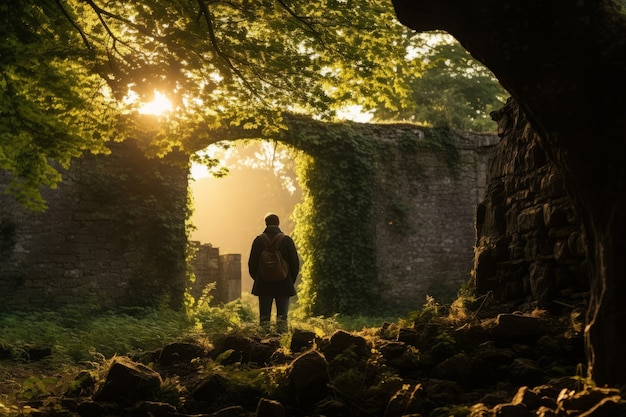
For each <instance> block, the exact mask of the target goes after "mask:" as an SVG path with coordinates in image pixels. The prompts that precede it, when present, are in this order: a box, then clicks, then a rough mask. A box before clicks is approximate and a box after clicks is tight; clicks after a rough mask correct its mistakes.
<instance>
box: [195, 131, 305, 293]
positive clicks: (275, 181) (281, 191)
mask: <svg viewBox="0 0 626 417" xmlns="http://www.w3.org/2000/svg"><path fill="white" fill-rule="evenodd" d="M204 152H205V153H206V154H207V155H208V156H210V157H212V158H216V159H219V161H220V166H219V167H216V168H213V169H211V170H209V169H208V168H207V167H205V166H202V165H193V166H192V169H191V179H190V184H189V186H190V191H191V194H192V198H193V208H194V211H193V214H192V216H191V222H192V224H193V226H194V227H195V230H192V231H191V233H190V236H189V238H190V240H194V241H200V242H201V243H203V244H206V243H209V244H211V246H213V247H216V248H219V251H220V255H226V254H237V253H238V254H241V281H242V282H241V291H242V293H245V292H250V291H251V290H252V278H251V277H250V275H249V274H248V255H249V254H250V248H251V245H252V240H253V239H254V238H255V237H256V235H258V234H259V233H261V232H262V231H263V229H264V228H265V223H264V218H265V216H266V214H267V213H270V212H272V213H276V214H277V215H278V216H279V217H280V227H281V229H282V231H283V232H284V233H286V234H291V233H292V232H293V229H294V226H295V223H294V222H293V220H292V219H291V214H292V213H293V210H294V207H295V205H296V204H298V203H299V202H300V201H301V199H302V191H301V189H300V187H299V186H298V183H297V179H296V174H295V161H294V155H295V152H296V151H295V150H292V149H289V148H287V147H286V146H284V145H280V144H278V143H275V142H269V141H237V142H236V143H234V144H216V145H212V146H210V147H209V148H207V149H206V150H205V151H204ZM220 168H226V169H227V170H228V174H227V175H226V176H224V177H221V178H217V177H215V176H214V175H212V174H211V172H215V171H217V170H219V169H220Z"/></svg>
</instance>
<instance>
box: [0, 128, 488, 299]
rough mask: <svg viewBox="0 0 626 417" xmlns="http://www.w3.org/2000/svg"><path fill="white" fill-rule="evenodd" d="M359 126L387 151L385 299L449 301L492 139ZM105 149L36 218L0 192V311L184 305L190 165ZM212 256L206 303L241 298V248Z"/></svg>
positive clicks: (178, 158)
mask: <svg viewBox="0 0 626 417" xmlns="http://www.w3.org/2000/svg"><path fill="white" fill-rule="evenodd" d="M359 129H362V130H363V132H364V134H367V135H368V136H369V137H371V138H372V139H373V140H375V141H377V142H378V144H379V148H380V149H384V151H383V152H381V154H380V159H379V160H378V161H377V162H376V167H375V168H376V169H375V171H376V172H377V174H376V178H374V180H373V181H374V182H375V188H376V192H375V200H374V201H373V205H374V210H373V217H372V220H371V221H372V224H373V225H374V227H375V230H376V242H375V243H376V247H377V258H378V271H379V274H380V277H381V281H383V283H384V287H385V290H384V291H383V293H382V294H381V298H382V299H383V300H384V301H385V302H387V303H390V305H393V306H395V307H397V308H398V309H402V310H405V311H406V310H410V309H417V308H419V307H421V305H422V304H423V303H424V301H425V299H426V298H425V297H426V295H432V296H434V297H435V298H437V299H439V300H442V299H445V300H446V301H449V300H450V299H451V298H452V297H453V296H454V295H456V293H457V291H458V289H459V288H460V287H461V285H463V284H465V283H467V282H468V281H469V279H470V272H471V270H472V266H473V258H474V256H473V245H474V239H475V233H474V226H473V225H474V214H475V211H476V205H477V204H478V203H479V201H480V200H481V198H482V197H483V195H484V192H485V187H486V183H487V174H488V171H487V167H488V161H489V158H490V156H491V152H492V150H493V147H494V145H495V144H496V143H497V141H498V138H497V137H496V136H495V135H475V134H458V135H448V136H447V139H446V141H444V142H441V141H439V140H438V138H433V137H425V135H424V131H422V130H420V129H418V128H417V127H416V126H413V125H407V124H405V125H367V124H362V125H361V126H360V127H359ZM439 139H441V138H439ZM112 146H113V153H112V155H110V156H93V155H90V156H86V157H85V158H83V159H81V160H78V161H76V163H75V164H74V166H73V167H72V169H71V170H70V171H69V172H66V173H65V174H64V179H63V182H62V183H61V184H60V186H59V187H58V189H56V190H47V191H46V192H45V198H46V199H47V201H48V202H49V205H50V208H49V209H48V210H47V211H45V212H43V213H32V212H28V211H26V210H24V209H23V208H21V207H20V206H18V205H17V204H16V203H15V202H14V201H13V200H12V199H11V197H9V196H6V195H2V196H0V203H1V206H0V207H1V208H0V251H2V258H1V259H0V306H1V307H0V309H5V310H6V309H14V308H44V307H48V306H58V305H61V304H74V303H79V304H89V305H93V306H94V307H102V308H107V307H114V306H124V305H139V306H146V305H148V306H150V305H162V304H163V303H164V302H167V303H168V304H169V305H170V306H172V307H175V308H178V307H180V306H182V303H183V300H184V291H185V289H186V288H187V287H189V283H187V282H186V264H185V259H186V255H187V252H186V250H187V241H186V239H187V237H186V232H185V219H186V210H187V209H186V204H187V175H188V161H187V159H186V158H185V157H183V156H182V155H176V154H174V155H171V156H170V157H168V158H167V159H165V160H159V159H146V158H145V156H143V154H142V153H141V151H140V150H139V149H137V148H136V147H134V146H133V145H132V142H128V143H123V144H113V145H112ZM6 179H7V178H6V177H4V179H3V178H2V177H0V184H2V182H3V181H4V182H6ZM213 249H215V248H213ZM210 254H211V250H209V251H208V252H207V254H206V256H207V257H208V258H210V256H209V255H210ZM202 256H203V257H204V256H205V255H202ZM213 256H214V258H212V260H208V261H207V262H208V263H207V265H206V267H205V269H206V271H205V272H206V275H203V276H202V277H201V278H200V281H199V282H204V281H206V282H211V280H215V279H216V278H215V277H216V276H217V277H219V278H218V280H219V281H220V282H221V283H222V284H221V285H218V288H217V289H216V290H215V292H214V293H213V297H214V300H216V301H217V300H219V301H224V302H227V301H230V300H232V299H234V298H237V297H238V296H239V295H240V292H241V266H240V263H241V255H238V254H233V255H218V254H215V253H214V254H213ZM208 258H207V259H208ZM237 258H238V260H237ZM233 265H235V266H236V265H239V267H238V268H236V267H233ZM203 274H204V272H203ZM199 275H202V274H199ZM203 280H204V281H203ZM216 282H217V281H216ZM198 285H199V284H198ZM194 291H198V289H196V290H194Z"/></svg>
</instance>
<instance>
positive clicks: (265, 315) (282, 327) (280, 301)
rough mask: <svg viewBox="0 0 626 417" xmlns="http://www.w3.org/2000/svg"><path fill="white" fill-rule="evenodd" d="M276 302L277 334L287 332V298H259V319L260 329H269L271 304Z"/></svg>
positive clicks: (261, 296)
mask: <svg viewBox="0 0 626 417" xmlns="http://www.w3.org/2000/svg"><path fill="white" fill-rule="evenodd" d="M274 300H276V330H277V331H278V332H286V331H287V316H288V314H289V296H284V297H271V296H266V295H260V296H259V319H260V324H261V326H262V327H265V328H268V329H269V327H270V319H271V318H272V304H273V302H274Z"/></svg>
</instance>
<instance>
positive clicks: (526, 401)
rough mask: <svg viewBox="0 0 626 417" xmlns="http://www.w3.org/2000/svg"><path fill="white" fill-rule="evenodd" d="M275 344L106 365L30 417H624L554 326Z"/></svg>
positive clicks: (618, 398)
mask: <svg viewBox="0 0 626 417" xmlns="http://www.w3.org/2000/svg"><path fill="white" fill-rule="evenodd" d="M280 338H281V336H280V335H274V336H268V337H266V338H255V337H248V336H244V335H235V334H232V335H225V336H224V337H223V339H221V340H219V341H216V342H215V344H214V345H213V346H205V344H202V343H199V342H196V341H185V342H174V343H170V344H167V345H166V346H164V347H163V348H162V349H160V350H158V351H154V352H148V353H145V352H144V353H142V354H129V355H128V356H120V357H115V358H113V360H112V361H111V363H110V365H109V366H108V368H107V370H106V373H105V374H103V375H102V376H101V377H97V376H94V375H93V373H92V372H89V371H83V372H81V373H80V374H79V375H77V376H76V378H75V380H74V383H72V384H70V385H71V389H68V390H67V391H66V392H64V393H63V394H62V395H60V396H58V397H50V398H47V399H46V400H45V401H42V400H41V399H38V400H37V402H32V404H31V405H32V406H33V409H32V410H33V412H32V413H31V415H33V416H39V417H48V416H64V417H115V416H130V417H270V416H271V417H282V416H284V417H288V416H303V417H304V416H311V417H313V416H320V417H321V416H327V417H352V416H357V417H371V416H381V417H396V416H398V417H400V416H405V417H409V416H410V417H449V416H455V417H537V416H539V417H566V416H568V417H569V416H581V417H619V416H626V401H625V400H624V399H623V395H622V392H620V390H619V389H618V388H610V387H594V386H593V384H591V383H590V382H589V381H586V380H585V378H584V375H582V372H581V369H582V365H581V364H584V363H585V359H584V352H583V344H582V339H581V336H580V334H578V333H576V332H575V331H573V330H572V327H571V325H570V324H568V323H564V322H563V320H562V319H557V318H553V317H545V316H536V315H529V314H525V315H524V314H499V315H498V316H497V317H495V318H492V319H485V320H482V321H481V322H479V323H476V324H472V325H467V324H466V325H463V326H460V325H459V326H456V327H455V326H454V325H452V324H451V323H450V322H446V321H445V320H441V319H438V318H436V317H434V316H433V317H431V318H430V319H427V320H424V319H422V320H416V321H415V325H414V326H412V327H406V328H404V327H403V328H399V326H398V325H396V324H384V325H383V326H381V328H379V329H364V330H363V331H362V332H353V333H349V332H346V331H342V330H339V331H336V332H335V333H333V334H332V335H330V336H327V337H323V338H320V337H317V336H316V335H315V333H313V332H311V331H305V330H297V329H295V330H293V331H292V335H291V344H290V349H285V348H283V347H281V340H280ZM245 372H248V373H249V374H250V375H256V377H255V378H252V379H250V378H248V379H245V378H241V376H238V375H241V374H242V373H245ZM262 378H265V379H262ZM253 380H256V381H257V382H254V381H253ZM261 380H262V381H263V382H258V381H261Z"/></svg>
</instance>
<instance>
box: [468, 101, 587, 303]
mask: <svg viewBox="0 0 626 417" xmlns="http://www.w3.org/2000/svg"><path fill="white" fill-rule="evenodd" d="M495 118H496V119H498V134H499V135H500V136H501V138H502V139H501V141H500V143H499V144H498V146H497V148H496V152H495V154H494V157H493V160H492V162H491V165H490V169H489V183H488V188H487V193H486V194H485V197H484V199H483V200H482V201H481V203H480V205H479V206H478V208H477V212H476V244H475V246H476V248H475V261H474V262H475V267H474V268H475V270H474V279H475V286H476V294H477V296H479V297H480V296H482V295H489V294H490V295H493V296H494V299H495V301H497V303H498V304H500V307H499V308H500V309H501V311H506V310H507V308H508V309H510V310H517V309H521V310H530V309H533V308H540V309H547V310H549V311H552V312H554V313H558V312H560V311H562V310H563V309H566V310H570V311H571V309H572V308H574V307H577V306H581V307H582V309H583V310H584V309H585V307H584V304H585V303H586V300H587V299H588V291H589V283H588V272H587V269H586V255H585V246H584V245H585V244H584V241H583V238H582V236H583V235H582V231H581V227H580V222H579V220H578V219H577V217H576V214H575V212H574V210H573V206H572V204H571V200H570V199H569V198H568V197H567V195H566V191H565V187H564V184H563V181H562V178H561V176H560V174H559V173H558V172H557V170H556V168H555V166H554V165H553V164H552V163H550V162H549V160H548V158H547V156H546V154H545V152H544V151H543V150H542V149H541V147H540V145H539V140H538V136H537V133H536V132H535V131H534V130H533V129H532V127H530V125H529V123H528V121H527V120H526V118H525V116H524V115H523V113H522V112H521V111H520V109H519V107H518V106H517V104H516V103H515V101H513V100H512V99H510V100H509V102H508V103H507V105H506V106H505V107H504V108H503V109H501V110H500V111H499V112H497V113H496V115H495Z"/></svg>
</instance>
